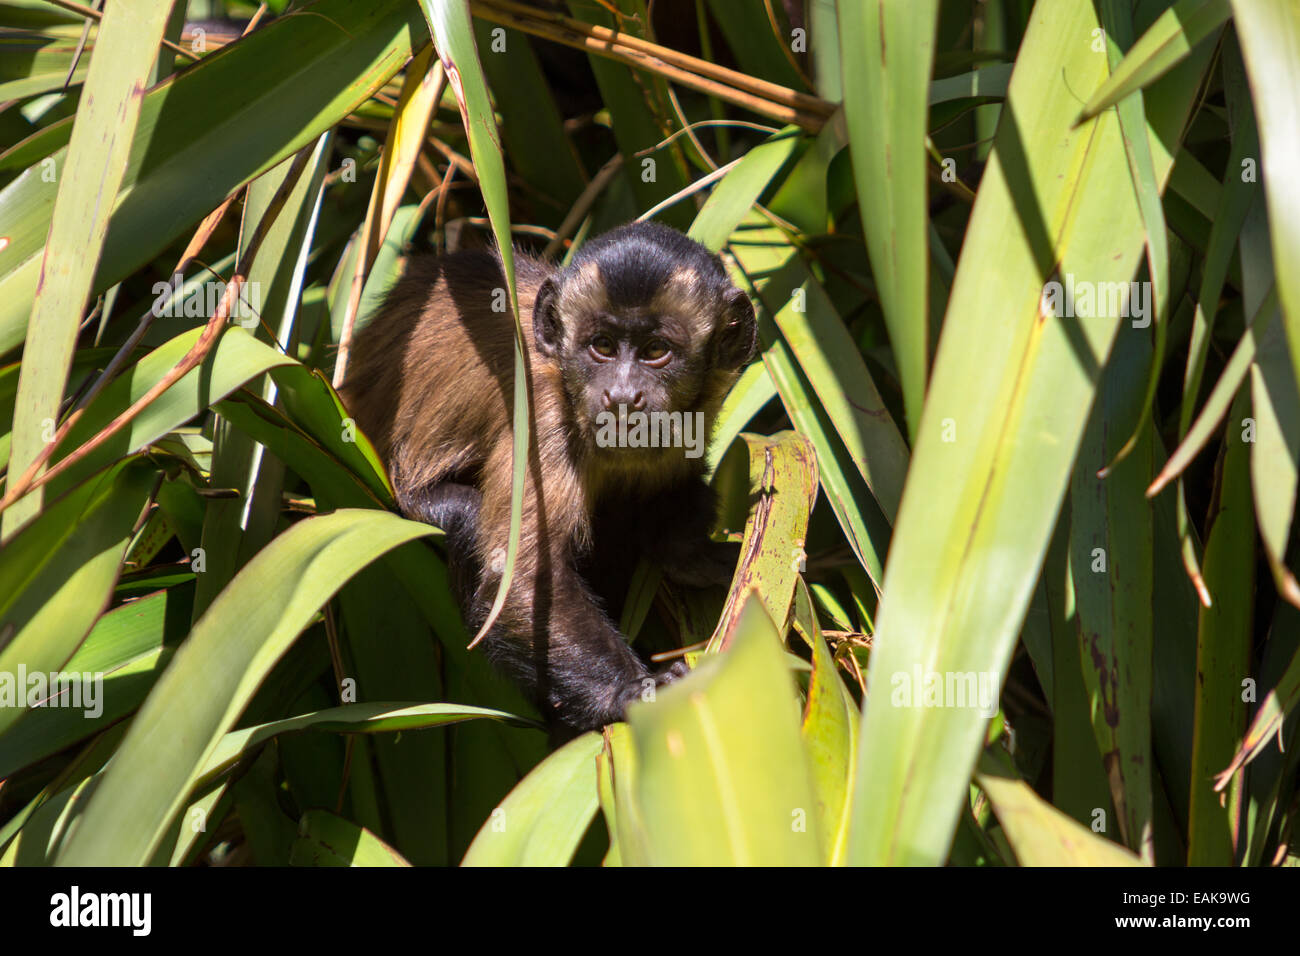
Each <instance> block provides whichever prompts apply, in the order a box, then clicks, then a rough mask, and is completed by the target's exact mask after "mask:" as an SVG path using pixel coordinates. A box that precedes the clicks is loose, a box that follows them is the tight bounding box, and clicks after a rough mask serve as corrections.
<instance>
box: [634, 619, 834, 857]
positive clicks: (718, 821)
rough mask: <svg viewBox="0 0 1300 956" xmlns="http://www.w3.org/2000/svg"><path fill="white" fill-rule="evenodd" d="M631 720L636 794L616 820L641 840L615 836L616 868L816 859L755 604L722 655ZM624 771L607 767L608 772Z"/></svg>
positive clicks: (786, 706)
mask: <svg viewBox="0 0 1300 956" xmlns="http://www.w3.org/2000/svg"><path fill="white" fill-rule="evenodd" d="M755 701H761V702H762V706H760V707H755V706H754V703H755ZM628 723H629V725H630V726H631V728H632V735H633V739H634V741H635V752H636V757H635V765H636V771H635V785H636V791H635V793H634V794H632V808H631V809H630V810H629V809H627V808H625V805H624V802H623V801H622V800H619V801H617V807H618V818H619V826H620V832H622V829H623V824H624V819H625V817H626V818H627V820H628V826H629V827H631V826H634V825H635V826H637V827H638V828H639V829H641V830H642V834H643V835H642V836H641V837H640V839H638V840H636V841H632V840H629V839H623V838H622V837H620V845H621V848H622V852H623V859H624V862H625V863H636V864H640V863H648V864H651V865H656V866H726V865H733V866H809V865H814V864H817V863H822V862H825V857H824V856H823V854H822V851H821V846H820V839H821V838H820V830H819V826H820V824H819V821H818V819H817V812H818V811H817V797H816V795H815V791H814V789H813V784H812V780H811V777H810V773H809V767H808V763H807V758H806V755H805V753H804V747H803V744H802V741H801V738H800V732H799V708H798V702H797V700H796V697H795V690H794V684H793V682H792V680H791V676H790V673H789V670H788V669H787V667H786V663H785V654H784V652H783V651H782V649H781V641H780V637H779V635H778V634H777V632H776V629H775V628H774V627H773V626H772V621H771V619H770V618H769V617H768V616H767V612H766V611H764V610H763V607H762V604H761V602H759V601H758V600H757V599H754V600H750V601H748V602H746V604H745V606H744V607H743V608H742V610H741V614H740V622H739V625H738V627H737V630H736V639H735V641H734V643H733V645H732V647H731V649H730V650H728V651H727V652H725V653H723V654H721V655H717V656H713V655H710V656H707V657H706V658H705V659H704V660H702V661H701V663H700V665H699V667H698V668H697V669H696V670H695V671H694V672H692V673H691V675H690V676H688V677H686V678H685V679H683V680H681V681H678V682H677V683H675V684H672V685H669V686H668V687H666V688H662V689H660V690H659V691H658V693H657V695H656V699H655V700H654V701H653V702H650V703H634V704H632V705H631V707H630V708H629V709H628ZM622 772H623V771H622V769H621V767H620V766H619V765H618V764H617V762H616V763H615V766H614V775H615V778H616V779H617V778H618V777H619V775H621V774H622ZM642 853H644V854H645V856H644V857H642V856H641V855H640V854H642Z"/></svg>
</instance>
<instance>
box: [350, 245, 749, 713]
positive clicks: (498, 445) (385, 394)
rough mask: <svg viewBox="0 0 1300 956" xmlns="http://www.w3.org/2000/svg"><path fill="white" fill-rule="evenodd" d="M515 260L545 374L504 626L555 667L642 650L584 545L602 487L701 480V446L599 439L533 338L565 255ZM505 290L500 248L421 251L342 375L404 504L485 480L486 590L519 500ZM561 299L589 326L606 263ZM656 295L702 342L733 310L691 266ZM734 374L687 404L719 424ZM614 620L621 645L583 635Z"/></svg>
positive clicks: (532, 349)
mask: <svg viewBox="0 0 1300 956" xmlns="http://www.w3.org/2000/svg"><path fill="white" fill-rule="evenodd" d="M514 261H515V275H516V280H517V283H518V298H519V308H520V319H521V322H522V326H523V329H524V336H525V341H526V343H527V359H528V366H529V368H530V378H531V403H532V414H533V418H532V423H531V424H532V442H531V445H530V461H529V467H528V470H527V474H526V479H525V493H524V501H523V521H522V531H521V538H520V542H519V549H518V552H517V557H516V565H515V573H514V578H513V583H512V586H511V588H510V591H509V594H508V595H507V600H506V603H505V606H504V608H503V611H502V614H501V616H500V618H499V619H498V623H497V625H496V628H495V630H497V631H499V632H502V633H504V634H506V635H508V636H509V639H510V640H512V641H518V642H522V644H523V645H525V647H526V648H527V650H526V653H527V654H531V655H533V656H534V657H535V658H538V659H541V658H546V659H547V660H548V661H550V662H551V663H550V665H549V666H552V667H558V666H559V665H558V664H555V663H554V661H555V659H556V658H557V657H560V656H563V655H566V654H567V655H573V656H575V657H577V656H580V655H581V654H584V653H592V654H597V655H611V654H612V655H615V656H617V655H620V654H623V653H626V654H628V655H631V652H630V651H628V650H627V649H626V647H625V645H623V644H622V641H621V638H620V637H619V636H618V634H617V631H616V630H614V629H613V627H612V625H609V624H608V623H607V622H604V618H603V616H602V615H601V612H600V610H599V606H598V605H597V604H595V602H593V600H592V598H591V595H590V594H589V593H587V592H586V590H585V589H584V586H583V585H582V583H581V582H580V581H578V580H576V579H575V577H574V574H573V572H572V568H573V564H574V560H575V557H576V556H577V555H578V554H580V553H581V552H583V551H584V550H585V549H587V548H588V547H589V546H590V544H591V536H592V521H593V514H594V512H595V509H596V508H597V506H598V505H600V504H601V501H602V499H604V498H606V497H607V496H611V495H613V496H617V497H618V498H619V499H626V500H628V501H629V502H634V501H636V500H638V499H648V498H650V497H652V496H653V495H654V494H656V493H657V492H659V491H661V490H662V489H667V488H670V487H672V486H675V485H678V484H680V483H682V482H686V481H691V480H698V477H699V476H700V475H701V474H702V469H703V459H688V458H686V457H685V455H684V454H683V453H682V450H681V449H671V450H660V449H656V450H655V452H656V454H654V455H647V454H644V453H642V452H637V453H634V454H631V455H629V454H626V452H625V451H623V450H620V452H619V453H616V454H610V453H609V452H608V451H607V450H600V449H596V448H594V446H593V441H592V433H591V424H590V423H589V422H587V421H586V420H585V412H583V411H581V410H575V408H574V403H573V402H572V401H571V400H570V398H569V393H568V392H567V391H566V386H565V380H564V375H563V372H562V370H561V368H560V367H559V365H558V364H557V362H556V361H555V360H554V359H552V358H549V357H548V356H546V355H545V354H543V353H542V352H540V351H539V350H538V347H537V343H536V342H535V340H534V331H533V314H532V313H533V304H534V301H535V299H536V297H537V292H538V289H539V288H540V287H541V285H542V284H543V282H544V281H545V280H546V279H547V277H548V276H552V275H554V274H555V272H556V269H555V268H554V267H552V266H550V265H548V264H547V263H544V262H542V261H539V260H537V259H533V258H530V257H528V256H526V255H524V254H521V253H519V252H516V253H515V257H514ZM504 289H505V280H504V276H503V273H502V271H501V265H500V259H499V256H498V254H497V253H496V252H495V251H492V252H486V251H485V252H463V253H457V254H454V255H451V256H447V257H442V258H435V257H414V258H412V259H411V260H410V261H409V262H408V264H407V269H406V273H405V275H404V276H403V278H402V279H401V280H400V281H399V282H398V283H397V285H396V286H395V287H394V289H393V290H392V292H391V293H390V294H389V296H388V297H387V299H386V301H385V303H384V305H383V307H382V308H381V309H380V310H379V312H378V313H377V314H376V315H375V316H374V317H373V319H372V320H371V321H370V322H369V324H368V325H366V326H365V327H364V329H362V330H361V332H360V333H359V334H358V336H357V338H356V341H355V343H354V346H353V357H352V359H351V364H350V366H349V368H348V370H347V376H346V381H345V383H344V386H343V388H342V389H341V395H342V398H343V400H344V403H345V404H346V406H347V408H348V409H349V411H350V412H351V414H352V415H353V417H354V418H355V419H356V421H357V423H358V424H359V425H360V427H361V428H362V430H363V431H364V432H365V433H366V434H367V435H368V436H369V437H370V439H371V440H372V441H373V442H374V443H375V446H376V448H377V450H378V451H379V454H380V455H381V457H382V458H383V460H384V462H385V463H386V465H387V466H388V469H389V473H390V475H391V478H392V481H393V484H394V487H395V489H396V491H397V496H398V503H399V505H400V506H401V508H402V510H403V512H404V513H406V514H408V515H410V514H415V515H417V516H418V515H419V513H420V508H419V500H420V497H421V495H423V494H426V493H427V492H428V491H429V489H432V488H434V487H436V486H437V485H438V484H439V483H440V482H447V481H454V482H459V483H462V484H468V485H474V486H476V487H477V488H478V489H479V491H480V492H481V494H482V504H481V510H480V513H479V515H478V522H477V531H476V537H475V540H474V545H473V549H474V551H475V553H476V557H477V560H478V564H479V567H480V568H482V569H483V570H482V578H481V580H480V582H479V586H478V592H477V594H478V599H479V601H480V602H484V604H486V603H489V602H490V601H491V598H492V595H493V594H494V593H495V590H496V585H497V582H498V581H499V580H500V574H499V571H498V569H499V567H500V561H501V560H502V559H503V557H504V554H505V548H506V545H507V542H508V532H509V516H510V505H511V481H512V429H511V418H512V408H513V395H514V391H513V389H514V324H513V322H512V319H511V315H510V312H509V307H508V304H505V303H506V299H505V296H504V294H503V293H498V292H497V290H504ZM494 297H495V299H494ZM494 301H495V302H497V303H501V304H505V308H504V310H503V311H499V312H497V311H493V309H492V304H493V302H494ZM558 301H559V311H560V312H561V314H562V315H564V317H565V332H566V335H567V336H572V335H576V334H579V333H578V330H579V329H581V327H582V326H583V325H584V324H585V320H586V318H587V316H588V315H593V314H595V313H597V312H599V311H600V310H602V309H604V308H606V307H607V305H608V303H607V302H606V301H605V297H604V295H603V293H602V284H601V277H600V275H599V273H598V272H597V271H596V270H595V268H594V267H591V268H586V269H583V270H581V271H580V274H579V275H577V276H575V277H572V278H571V279H570V280H569V281H568V282H566V283H565V284H564V286H563V288H562V290H561V295H560V298H559V300H558ZM654 304H655V306H656V307H657V308H658V309H660V310H663V311H669V310H671V311H672V313H673V322H675V323H677V324H678V325H680V327H681V328H682V329H683V334H684V335H685V337H686V338H688V339H689V343H688V347H689V348H690V349H692V350H694V351H695V352H698V353H700V354H701V355H702V354H703V348H704V345H705V344H706V343H707V342H708V340H709V339H710V337H711V336H712V335H713V334H714V333H715V332H716V329H715V324H716V317H717V314H718V309H719V303H718V302H714V301H712V299H711V298H710V295H709V290H708V289H707V284H706V283H705V282H704V281H703V280H701V279H700V277H698V276H695V275H693V274H691V270H689V269H687V270H684V271H683V272H682V274H681V275H674V276H673V281H672V282H670V283H668V285H666V286H665V287H664V288H663V289H662V290H661V291H660V292H659V293H658V294H657V295H656V297H655V300H654ZM701 361H703V360H701ZM736 374H737V373H736V371H735V370H734V369H716V370H712V371H710V372H709V373H708V374H706V375H704V376H703V377H702V379H701V382H700V385H699V389H698V394H696V395H695V396H694V401H693V402H691V405H690V409H689V410H691V411H694V410H699V411H702V412H704V413H705V421H706V422H707V423H708V425H709V426H710V427H711V425H712V421H713V419H714V417H715V415H716V413H717V410H718V407H719V406H720V405H721V402H722V399H723V397H724V396H725V395H726V392H727V390H728V389H729V388H730V387H731V384H732V383H733V381H734V380H735V377H736ZM684 410H685V409H684ZM667 517H668V516H667V515H665V516H662V518H661V519H656V520H664V519H667ZM593 613H594V615H595V616H594V617H593V616H592V614H593ZM602 622H604V623H603V624H602ZM602 627H603V628H604V629H605V630H606V631H608V632H610V634H612V635H613V638H612V641H613V643H616V644H618V645H619V646H618V647H617V648H616V647H613V646H612V644H611V643H610V639H608V638H602V640H604V644H603V645H601V646H600V647H597V648H595V649H594V650H592V649H590V648H584V647H582V646H580V643H581V640H585V639H586V638H585V637H581V636H582V635H584V634H587V633H590V632H592V631H593V630H600V629H601V628H602ZM561 632H563V633H564V634H565V635H575V634H576V635H579V637H576V638H575V637H571V636H565V637H561V636H560V635H561ZM593 640H595V639H594V638H593ZM489 653H492V651H491V648H489ZM496 656H498V657H499V656H500V655H496ZM631 657H632V658H633V660H635V656H634V655H631ZM539 666H541V665H539ZM566 666H567V665H566ZM628 667H630V668H631V670H628V674H635V673H637V671H636V668H640V671H639V673H642V674H644V673H645V671H644V667H643V666H642V665H640V664H639V662H635V665H631V664H629V665H628ZM516 669H523V665H519V667H517V668H516ZM516 676H518V675H516ZM624 676H625V677H626V675H624ZM613 692H614V690H613V689H611V693H613ZM538 696H544V695H543V694H540V693H539V695H538ZM607 703H608V709H609V713H606V714H604V716H603V717H602V720H604V719H612V718H610V716H609V714H617V713H619V712H621V704H620V703H618V702H616V701H613V700H611V701H609V702H607ZM553 706H555V707H557V708H558V707H560V704H558V703H557V704H554V705H553ZM602 706H604V705H603V704H602ZM582 720H586V718H582ZM579 722H581V721H579V720H574V721H571V723H579ZM588 722H589V721H588ZM595 725H597V726H598V724H595Z"/></svg>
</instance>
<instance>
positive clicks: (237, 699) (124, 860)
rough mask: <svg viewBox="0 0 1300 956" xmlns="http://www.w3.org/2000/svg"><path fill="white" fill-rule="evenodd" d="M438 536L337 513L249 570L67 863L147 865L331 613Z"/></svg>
mask: <svg viewBox="0 0 1300 956" xmlns="http://www.w3.org/2000/svg"><path fill="white" fill-rule="evenodd" d="M428 533H429V527H428V525H422V524H417V523H416V522H413V521H406V520H404V519H402V518H398V517H396V516H395V515H391V514H387V513H385V512H376V511H355V510H344V511H337V512H335V513H333V514H329V515H321V516H318V517H314V518H308V519H306V520H304V521H301V522H299V523H298V524H296V525H294V526H293V527H292V528H290V529H289V530H288V531H286V532H285V533H284V534H282V535H280V536H279V537H278V538H276V539H275V540H274V541H273V542H271V544H269V545H268V546H267V547H266V548H265V549H264V550H262V551H261V552H260V553H259V554H258V555H257V556H256V557H255V558H253V560H252V561H250V562H249V563H248V564H247V565H245V566H244V568H243V569H242V570H241V571H240V572H239V574H238V575H236V576H235V578H234V580H233V581H231V582H230V585H229V586H228V587H227V588H226V589H225V590H224V591H222V592H221V594H220V595H219V596H218V597H217V599H216V601H214V602H213V604H212V606H211V607H210V608H209V609H208V611H207V613H206V614H204V616H203V617H202V619H200V620H199V622H198V623H197V624H196V625H195V626H194V630H193V631H192V632H191V634H190V636H189V638H187V639H186V641H185V643H184V645H182V647H181V649H180V650H179V651H178V652H177V654H176V656H175V657H174V658H173V659H172V662H171V665H170V666H169V667H168V668H167V671H166V673H165V674H164V675H163V676H162V678H161V679H160V680H159V681H158V684H157V685H156V686H155V687H154V690H153V693H151V694H150V695H149V698H148V700H146V701H145V703H144V706H143V707H141V708H140V712H139V714H137V715H136V718H135V721H134V722H133V723H132V725H131V730H130V732H129V733H128V734H127V737H126V740H125V741H124V742H123V744H122V747H121V749H120V750H119V752H118V753H117V755H116V757H115V758H114V760H113V763H112V766H111V767H110V768H109V770H108V773H107V774H106V775H105V778H104V781H103V784H102V785H101V786H100V788H99V790H98V791H97V792H96V794H95V797H94V799H93V800H92V801H91V803H90V805H89V806H88V807H87V808H86V813H85V816H84V817H83V818H82V820H81V824H80V826H79V828H78V829H77V830H76V832H75V833H73V834H72V836H71V837H70V839H69V841H68V844H67V846H66V847H65V848H64V850H63V852H62V853H61V854H60V855H59V862H60V863H63V864H69V865H96V864H99V865H106V864H115V865H138V864H141V863H144V862H145V861H147V860H148V859H149V857H150V856H151V854H152V853H153V851H154V849H155V848H156V847H157V846H158V843H159V841H160V840H161V839H162V836H163V833H164V832H165V831H166V829H167V827H168V825H169V824H170V823H171V821H172V819H173V818H174V816H175V814H176V813H177V811H179V810H180V809H181V807H182V806H183V805H184V804H185V801H186V798H187V797H188V796H189V794H190V792H191V790H192V789H193V786H194V783H195V781H196V780H197V779H198V776H199V774H200V773H201V772H202V769H203V767H204V765H205V764H206V762H207V759H208V757H209V756H210V755H211V754H212V753H213V752H214V751H215V750H216V748H217V746H218V745H219V744H220V742H221V737H222V735H224V734H225V733H226V732H227V731H228V730H229V729H230V728H231V726H233V724H234V722H235V720H236V719H237V718H238V717H239V715H240V714H241V713H242V712H243V710H244V708H245V706H246V705H247V704H248V701H249V700H250V699H251V698H252V696H253V692H254V691H255V690H256V689H257V687H258V685H259V684H261V682H262V680H263V678H264V677H265V676H266V674H267V673H268V672H269V671H270V669H271V667H273V666H274V665H275V663H276V661H278V660H279V659H280V657H281V656H282V655H283V654H284V652H285V651H286V650H287V649H288V648H289V646H290V645H291V644H292V643H293V642H294V640H295V639H296V638H297V636H298V635H299V633H301V631H302V629H303V628H304V627H305V626H306V625H307V623H308V622H309V621H310V620H311V618H312V617H313V616H314V615H315V613H316V611H317V610H318V609H319V608H320V606H321V605H322V604H323V603H324V602H325V601H327V600H329V598H330V597H331V596H332V595H333V594H334V592H335V591H337V590H338V589H339V587H340V586H342V584H343V583H344V582H345V581H347V579H348V578H350V577H351V576H352V575H353V574H355V573H356V572H357V571H358V570H360V569H361V568H363V567H365V566H366V565H368V564H369V563H370V562H371V561H373V560H374V559H375V558H377V557H379V556H380V555H382V554H384V553H385V552H387V551H389V550H391V549H393V548H395V547H397V546H398V545H400V544H404V543H405V542H407V541H411V540H413V539H415V538H419V537H423V536H424V535H426V534H428Z"/></svg>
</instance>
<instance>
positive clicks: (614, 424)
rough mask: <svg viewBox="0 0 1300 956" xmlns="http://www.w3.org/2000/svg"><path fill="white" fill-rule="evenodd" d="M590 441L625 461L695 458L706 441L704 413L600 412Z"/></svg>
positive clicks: (624, 408)
mask: <svg viewBox="0 0 1300 956" xmlns="http://www.w3.org/2000/svg"><path fill="white" fill-rule="evenodd" d="M592 437H593V440H592V444H593V445H594V446H595V447H596V448H597V449H599V450H600V451H601V452H603V453H605V454H607V455H617V456H618V457H620V458H622V459H624V460H643V459H645V458H647V457H655V458H665V457H666V458H683V457H684V458H698V457H700V456H702V455H703V454H704V450H705V446H706V445H707V440H708V430H707V423H706V422H705V421H704V413H703V412H698V411H696V412H690V411H687V412H681V411H671V412H666V411H657V410H656V411H650V410H640V409H638V410H628V409H627V408H626V406H623V407H621V408H620V409H619V410H618V411H617V412H615V411H612V410H611V411H601V412H600V413H598V414H597V415H596V416H595V420H594V421H593V422H592Z"/></svg>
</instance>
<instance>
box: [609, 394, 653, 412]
mask: <svg viewBox="0 0 1300 956" xmlns="http://www.w3.org/2000/svg"><path fill="white" fill-rule="evenodd" d="M602 397H603V398H604V401H605V408H606V410H612V409H613V408H614V407H615V406H617V405H627V406H629V407H630V408H631V409H632V410H633V411H637V412H639V411H641V409H643V408H645V394H644V393H642V392H633V391H632V390H631V389H626V390H625V389H621V388H617V389H615V390H614V391H613V392H611V391H610V390H609V389H605V393H604V395H603V396H602Z"/></svg>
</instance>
